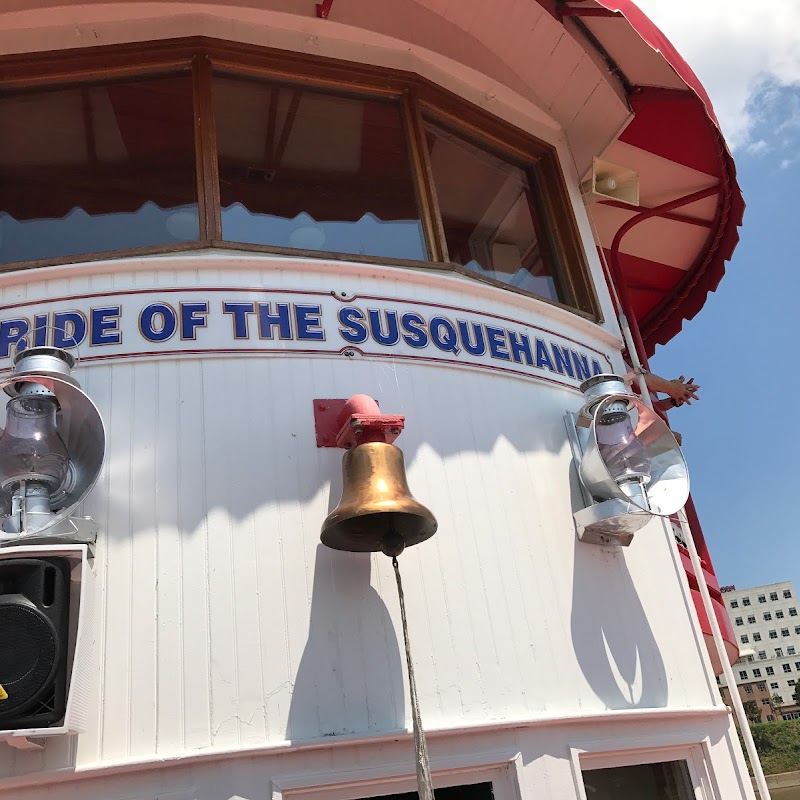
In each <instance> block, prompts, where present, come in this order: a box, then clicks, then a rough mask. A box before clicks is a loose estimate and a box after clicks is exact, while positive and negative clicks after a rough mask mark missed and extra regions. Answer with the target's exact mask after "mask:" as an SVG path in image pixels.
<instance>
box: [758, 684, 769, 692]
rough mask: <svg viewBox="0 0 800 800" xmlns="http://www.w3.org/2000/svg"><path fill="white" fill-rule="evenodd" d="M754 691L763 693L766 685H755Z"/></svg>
mask: <svg viewBox="0 0 800 800" xmlns="http://www.w3.org/2000/svg"><path fill="white" fill-rule="evenodd" d="M756 689H758V691H759V692H765V691H766V690H767V685H766V684H765V683H757V684H756Z"/></svg>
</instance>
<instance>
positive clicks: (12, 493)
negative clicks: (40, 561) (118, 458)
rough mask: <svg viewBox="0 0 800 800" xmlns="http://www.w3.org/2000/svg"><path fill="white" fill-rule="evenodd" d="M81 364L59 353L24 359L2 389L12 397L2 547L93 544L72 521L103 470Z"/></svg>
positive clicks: (1, 469)
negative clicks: (48, 541)
mask: <svg viewBox="0 0 800 800" xmlns="http://www.w3.org/2000/svg"><path fill="white" fill-rule="evenodd" d="M74 366H75V359H74V358H73V356H72V355H70V354H69V353H68V352H67V351H66V350H61V349H59V348H56V347H34V348H29V349H26V350H22V351H20V352H18V353H17V354H16V356H15V358H14V372H13V373H12V374H11V375H10V376H9V377H7V378H5V379H4V380H3V381H0V389H3V390H4V391H5V392H6V394H8V395H10V397H11V399H10V400H9V401H8V403H7V404H6V410H5V412H6V413H5V417H6V418H5V423H4V425H3V430H2V435H0V543H2V544H8V543H11V542H14V543H19V542H20V541H21V540H29V539H37V540H38V539H42V538H51V537H52V538H56V539H58V540H60V541H65V540H69V541H79V542H86V541H93V540H94V536H95V533H96V532H95V531H94V527H93V525H92V524H91V522H90V521H88V520H85V519H79V518H72V517H71V515H72V514H73V512H74V511H75V509H76V508H77V506H78V505H79V503H80V502H81V501H82V500H83V498H84V497H85V496H86V495H87V494H88V493H89V491H90V490H91V488H92V487H93V486H94V484H95V481H96V480H97V477H98V475H99V474H100V469H101V467H102V465H103V456H104V453H105V429H104V427H103V420H102V418H101V416H100V412H99V411H98V410H97V408H96V406H95V405H94V403H93V402H92V401H91V400H90V398H89V397H88V396H87V395H86V394H85V392H83V391H82V390H81V388H80V385H79V384H78V382H77V381H76V380H75V378H73V377H72V375H71V372H72V369H73V367H74Z"/></svg>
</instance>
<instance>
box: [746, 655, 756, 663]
mask: <svg viewBox="0 0 800 800" xmlns="http://www.w3.org/2000/svg"><path fill="white" fill-rule="evenodd" d="M745 661H747V663H748V664H752V663H753V662H754V661H755V658H753V656H747V658H746V659H745Z"/></svg>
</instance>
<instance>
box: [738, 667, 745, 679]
mask: <svg viewBox="0 0 800 800" xmlns="http://www.w3.org/2000/svg"><path fill="white" fill-rule="evenodd" d="M739 677H740V678H741V679H742V680H743V681H746V680H747V670H746V669H740V670H739Z"/></svg>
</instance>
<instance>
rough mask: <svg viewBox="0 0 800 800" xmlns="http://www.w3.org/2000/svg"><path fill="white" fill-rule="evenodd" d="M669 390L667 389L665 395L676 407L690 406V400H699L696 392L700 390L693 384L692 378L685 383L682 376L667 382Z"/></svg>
mask: <svg viewBox="0 0 800 800" xmlns="http://www.w3.org/2000/svg"><path fill="white" fill-rule="evenodd" d="M667 383H668V385H669V388H668V389H667V394H668V395H669V396H670V397H671V398H672V399H673V400H674V401H675V403H676V404H677V405H683V403H686V405H689V406H690V405H691V404H692V400H699V399H700V398H699V397H698V396H697V390H698V389H699V388H700V387H699V386H698V385H697V384H696V383H695V382H694V378H689V380H688V381H687V380H686V378H684V377H683V375H681V376H680V378H674V379H673V380H671V381H667Z"/></svg>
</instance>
